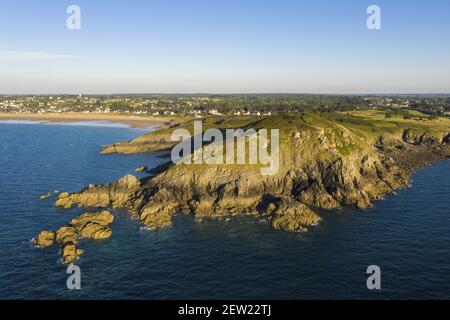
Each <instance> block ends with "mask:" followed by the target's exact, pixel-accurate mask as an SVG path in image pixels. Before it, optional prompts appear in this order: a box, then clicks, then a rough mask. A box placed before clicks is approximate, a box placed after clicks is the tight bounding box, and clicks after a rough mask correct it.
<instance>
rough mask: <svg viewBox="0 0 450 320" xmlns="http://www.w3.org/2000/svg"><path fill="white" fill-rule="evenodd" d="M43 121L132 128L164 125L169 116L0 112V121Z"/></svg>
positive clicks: (168, 120) (167, 121)
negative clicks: (115, 125) (89, 123)
mask: <svg viewBox="0 0 450 320" xmlns="http://www.w3.org/2000/svg"><path fill="white" fill-rule="evenodd" d="M2 120H6V121H8V120H11V121H14V120H18V121H36V122H39V121H44V122H50V123H75V122H102V121H105V122H111V123H118V124H125V125H128V126H129V127H130V128H134V129H149V128H151V127H154V126H165V125H166V124H167V123H169V122H170V121H171V119H170V118H155V117H140V116H136V115H122V114H103V113H89V114H87V113H0V121H2Z"/></svg>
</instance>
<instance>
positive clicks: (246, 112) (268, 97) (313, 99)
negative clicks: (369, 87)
mask: <svg viewBox="0 0 450 320" xmlns="http://www.w3.org/2000/svg"><path fill="white" fill-rule="evenodd" d="M358 109H363V110H364V109H381V110H387V112H389V111H392V112H394V113H395V112H402V110H404V109H413V110H417V111H420V112H422V113H424V114H426V115H429V116H450V95H404V96H400V95H398V96H397V95H385V96H382V95H373V96H370V95H360V96H358V95H312V94H230V95H213V94H198V95H189V94H172V95H169V94H149V95H144V94H142V95H82V94H79V95H17V96H14V95H3V96H1V95H0V113H17V114H22V113H23V114H28V113H44V114H45V113H74V112H77V113H118V114H130V115H142V116H153V117H155V116H178V115H179V116H194V117H203V116H206V115H216V116H220V115H236V116H250V115H252V116H268V115H272V114H278V113H296V112H334V111H351V110H358Z"/></svg>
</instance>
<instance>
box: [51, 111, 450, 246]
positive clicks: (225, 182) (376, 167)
mask: <svg viewBox="0 0 450 320" xmlns="http://www.w3.org/2000/svg"><path fill="white" fill-rule="evenodd" d="M349 119H350V120H348V122H347V123H346V122H345V121H337V120H336V119H335V118H322V117H319V116H316V115H307V114H305V115H300V116H282V117H268V118H265V119H263V120H258V121H257V122H254V123H251V124H249V125H248V124H247V125H246V127H245V128H249V127H252V128H255V129H258V128H281V130H280V138H281V149H280V151H281V156H280V169H279V170H278V172H277V173H276V174H275V175H272V176H263V175H261V173H260V171H259V169H258V168H257V167H255V166H251V165H233V166H227V165H205V164H203V165H184V164H180V165H169V166H168V167H167V168H166V169H165V170H164V171H163V172H161V173H159V174H157V175H156V176H154V177H151V178H147V179H143V180H141V181H139V180H138V179H136V178H135V177H132V176H126V177H124V178H122V179H120V180H118V181H117V182H115V183H111V184H108V185H100V186H93V185H91V186H89V187H88V188H86V189H84V190H82V191H80V192H78V193H74V194H67V193H63V194H61V195H60V196H59V198H58V200H57V202H56V205H58V206H61V207H65V208H69V207H71V206H72V205H78V206H82V207H102V208H107V207H113V208H118V207H122V208H127V209H128V210H129V211H130V213H131V214H132V215H134V216H136V217H138V218H139V219H140V220H141V222H142V223H143V224H144V225H146V226H147V227H148V228H150V229H159V228H163V227H166V226H169V225H170V224H171V223H172V217H173V215H175V214H177V213H181V214H192V215H195V216H196V217H199V218H204V217H221V218H229V217H232V216H237V215H253V216H259V217H263V218H265V219H267V220H268V221H270V223H271V225H272V227H274V228H276V229H282V230H289V231H305V230H307V228H308V227H309V226H311V225H315V224H317V223H318V221H319V220H320V218H319V216H318V214H317V213H316V212H315V208H326V209H330V208H338V207H341V206H353V207H358V208H368V207H370V206H371V205H372V202H373V201H374V200H380V199H382V198H383V195H384V194H386V193H394V191H395V190H396V189H398V188H401V187H403V186H406V185H408V183H409V174H410V173H411V171H412V170H414V169H416V168H417V167H419V166H420V165H422V164H424V163H426V162H427V161H430V160H434V159H438V158H445V157H447V156H448V155H449V152H448V144H449V131H450V130H449V128H448V126H447V128H446V125H444V126H443V127H442V126H441V127H439V130H437V131H435V132H430V131H428V130H426V129H422V131H420V128H419V129H417V126H416V125H415V126H414V129H411V128H408V125H409V124H408V123H405V124H398V123H389V125H390V126H389V127H387V125H385V124H384V123H382V124H383V126H381V125H379V124H378V123H377V125H374V122H373V121H372V122H369V121H367V122H364V121H363V120H361V119H357V118H352V117H350V118H349ZM338 120H339V119H338ZM164 136H165V137H166V138H164V139H162V138H161V137H160V136H158V133H156V135H155V136H154V137H153V138H150V137H151V135H147V136H145V137H144V138H142V139H137V140H135V141H132V142H130V143H123V144H121V145H120V146H118V145H114V146H110V147H108V149H106V151H105V150H104V152H110V151H111V152H113V151H114V152H118V151H121V152H127V151H130V152H131V151H132V152H141V151H142V150H147V151H151V150H160V149H164V148H166V147H169V145H170V143H169V142H168V140H167V137H168V135H167V132H165V133H164ZM149 141H153V142H151V143H150V142H149ZM158 141H159V142H158ZM138 142H139V143H138ZM136 146H137V147H136ZM43 238H44V239H46V238H47V236H43Z"/></svg>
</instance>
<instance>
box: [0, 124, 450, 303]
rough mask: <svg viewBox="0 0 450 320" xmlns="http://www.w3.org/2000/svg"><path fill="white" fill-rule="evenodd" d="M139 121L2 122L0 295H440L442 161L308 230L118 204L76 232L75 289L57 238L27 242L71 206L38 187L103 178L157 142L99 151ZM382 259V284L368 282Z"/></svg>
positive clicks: (73, 186) (448, 214) (445, 219)
mask: <svg viewBox="0 0 450 320" xmlns="http://www.w3.org/2000/svg"><path fill="white" fill-rule="evenodd" d="M140 134H142V131H141V130H135V129H129V128H122V127H99V126H63V125H42V124H30V123H29V124H19V123H0V299H200V298H202V299H208V298H209V299H229V298H230V299H231V298H233V299H244V298H245V299H247V298H254V299H262V298H265V299H285V298H289V299H341V298H351V299H390V298H399V299H418V298H425V299H433V298H437V299H450V197H449V189H450V170H449V169H450V162H448V161H441V162H436V163H434V164H433V165H431V166H428V167H427V168H425V169H424V170H422V171H420V172H418V173H416V174H415V175H414V177H413V178H414V183H413V186H412V187H411V188H409V189H405V190H401V191H400V192H399V193H398V195H395V196H389V197H387V198H386V199H385V200H384V201H380V202H377V203H376V204H375V207H374V208H373V209H370V210H366V211H359V210H351V209H345V210H338V211H329V212H324V213H323V221H322V222H321V224H320V225H319V226H317V227H314V228H313V229H312V230H311V231H310V232H308V233H304V234H293V233H288V232H282V231H275V230H272V229H271V228H270V227H269V226H268V225H267V224H266V223H263V222H261V221H259V220H257V219H250V218H238V219H235V220H232V221H231V222H229V223H226V222H223V221H206V222H201V223H199V222H195V221H194V219H193V218H192V217H186V216H179V217H176V219H175V221H174V224H173V226H172V227H170V228H167V229H164V230H161V231H158V232H152V231H146V230H143V229H142V228H141V226H140V225H139V222H138V221H136V220H132V219H130V218H129V216H128V214H127V213H126V212H123V211H116V212H115V214H116V221H115V223H114V225H113V227H112V228H113V236H112V238H110V239H108V240H105V241H82V242H81V244H80V246H81V248H82V249H84V250H85V253H84V254H83V256H82V258H81V259H80V260H79V261H78V262H77V265H78V266H80V268H81V285H82V289H81V290H75V291H70V290H68V289H67V287H66V279H67V277H68V275H67V274H66V267H65V266H64V265H62V264H61V263H60V262H59V256H58V250H57V248H56V247H53V248H49V249H36V248H33V247H32V245H31V243H30V240H31V239H32V238H33V237H35V236H36V235H37V233H38V232H39V231H40V230H43V229H56V228H58V227H59V226H61V225H64V224H66V223H67V222H68V221H69V220H70V219H71V218H72V217H74V216H76V215H77V214H80V213H82V212H83V211H81V210H80V209H72V210H64V209H58V208H55V207H54V205H53V200H54V199H49V200H47V201H41V200H40V199H39V196H40V195H41V194H44V193H47V192H49V191H53V190H55V189H57V190H61V191H69V192H70V191H78V190H79V189H81V188H83V187H85V186H86V185H88V184H90V183H95V184H97V183H107V182H110V181H113V180H115V179H117V178H119V177H121V176H123V175H125V174H127V173H133V174H135V173H134V172H133V170H134V169H135V168H136V167H138V166H141V165H146V166H149V167H153V166H156V165H158V164H160V163H162V162H164V159H162V158H161V154H158V153H153V154H140V155H101V154H99V151H100V149H101V146H102V145H104V144H108V143H112V142H116V141H119V140H129V139H132V138H134V137H136V136H138V135H140ZM369 265H378V266H380V268H381V285H382V289H381V290H380V291H370V290H368V289H367V287H366V279H367V277H368V275H367V274H366V269H367V267H368V266H369Z"/></svg>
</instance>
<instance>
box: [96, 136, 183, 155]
mask: <svg viewBox="0 0 450 320" xmlns="http://www.w3.org/2000/svg"><path fill="white" fill-rule="evenodd" d="M175 144H176V142H174V141H172V140H171V133H170V132H169V131H168V132H162V133H150V134H145V135H143V136H141V137H138V138H136V139H134V140H132V141H129V142H127V141H123V142H118V143H114V144H111V145H108V146H105V147H104V148H103V150H102V152H101V153H102V154H110V153H125V154H130V153H145V152H153V151H163V150H168V149H171V148H172V147H173V146H174V145H175Z"/></svg>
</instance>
